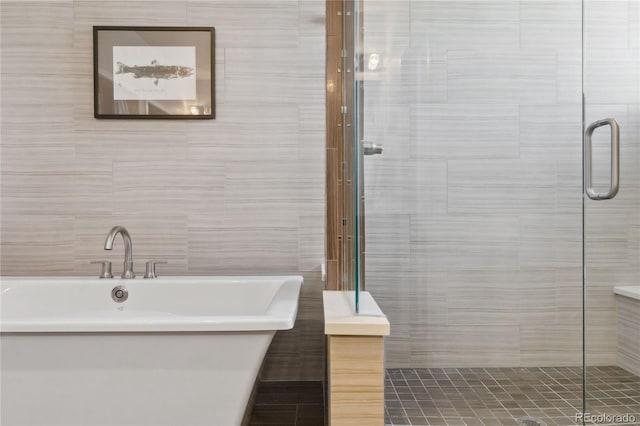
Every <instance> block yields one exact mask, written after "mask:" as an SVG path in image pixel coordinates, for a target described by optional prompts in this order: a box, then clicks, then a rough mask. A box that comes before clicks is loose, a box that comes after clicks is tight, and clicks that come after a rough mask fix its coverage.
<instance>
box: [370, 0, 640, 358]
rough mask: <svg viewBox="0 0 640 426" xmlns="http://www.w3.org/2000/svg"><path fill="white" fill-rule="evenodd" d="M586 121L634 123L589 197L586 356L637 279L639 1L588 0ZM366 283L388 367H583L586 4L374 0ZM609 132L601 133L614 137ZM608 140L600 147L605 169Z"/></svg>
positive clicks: (609, 336)
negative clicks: (613, 166)
mask: <svg viewBox="0 0 640 426" xmlns="http://www.w3.org/2000/svg"><path fill="white" fill-rule="evenodd" d="M586 11H587V13H586V18H587V32H586V43H587V51H586V55H585V63H586V70H587V72H586V74H585V90H586V96H587V114H586V115H587V120H589V121H594V120H596V119H600V118H605V117H608V116H614V117H615V118H617V119H618V121H619V122H620V125H621V129H622V137H621V143H622V149H621V152H622V154H621V163H622V165H621V167H622V169H621V176H622V179H621V190H620V193H619V195H618V197H617V198H616V199H615V200H614V201H611V202H609V203H606V202H601V203H597V202H589V203H588V204H587V221H586V227H587V240H586V243H587V247H588V249H587V263H588V265H589V268H588V274H589V277H590V281H589V285H588V290H587V297H588V306H589V312H588V318H589V319H588V324H589V327H588V330H589V334H588V350H589V362H590V364H592V365H594V364H606V365H615V363H616V358H615V350H616V332H615V330H616V326H615V321H616V312H615V299H614V296H613V291H612V287H613V286H615V285H631V284H638V277H640V251H639V249H638V248H639V247H640V233H639V232H638V229H639V227H638V221H639V220H640V132H639V131H638V129H639V126H640V113H639V109H638V108H639V107H638V104H639V102H640V89H639V86H638V84H640V74H639V69H638V66H639V60H640V51H639V46H638V40H639V39H640V36H639V35H638V22H639V15H640V9H639V2H638V0H612V1H593V0H587V1H586ZM364 43H365V53H378V54H379V55H381V57H382V61H383V66H382V68H381V70H380V71H377V72H367V73H366V75H365V79H366V82H365V105H364V108H365V113H364V114H365V116H364V120H365V132H364V133H365V134H364V139H366V140H370V141H375V142H377V143H382V144H383V145H384V148H385V152H384V154H383V155H382V156H375V157H367V158H366V159H365V186H366V191H365V197H366V220H367V225H366V253H367V257H366V268H367V270H366V284H367V289H368V290H370V291H371V292H373V294H374V295H375V297H376V299H377V300H378V301H379V303H380V305H381V307H382V309H383V310H384V311H385V313H387V314H388V315H389V317H390V321H391V324H392V333H391V334H392V335H391V337H389V339H388V340H387V364H388V366H389V367H414V368H418V367H429V368H432V367H476V366H480V367H492V366H495V367H508V366H571V365H580V364H581V349H582V340H581V339H582V337H581V330H582V317H581V291H582V288H581V286H582V258H581V256H582V229H581V228H582V217H581V211H582V210H581V209H582V198H581V150H582V146H581V144H582V140H581V127H582V124H581V122H582V116H581V114H582V109H581V93H582V90H581V1H580V0H562V1H529V0H523V1H517V0H503V1H493V0H490V1H486V0H482V1H461V0H456V1H433V0H413V1H409V0H393V1H391V0H389V1H384V0H379V1H370V2H365V8H364ZM607 136H608V135H607V130H606V129H604V130H603V131H602V133H597V134H596V140H595V142H594V143H595V145H596V147H601V146H602V147H603V146H606V143H607ZM608 155H609V154H608V152H607V151H606V150H604V149H600V148H597V149H596V150H595V154H594V156H595V159H594V163H595V164H596V165H597V166H596V170H595V173H596V177H595V181H596V182H597V183H600V185H601V186H604V185H605V184H606V183H607V175H606V174H607V173H608V169H607V167H606V166H608Z"/></svg>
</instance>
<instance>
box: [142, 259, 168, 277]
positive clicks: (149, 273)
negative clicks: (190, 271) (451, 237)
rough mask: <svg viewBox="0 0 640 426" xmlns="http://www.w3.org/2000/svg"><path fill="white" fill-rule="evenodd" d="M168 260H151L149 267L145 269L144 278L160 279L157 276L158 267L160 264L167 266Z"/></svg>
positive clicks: (148, 263)
mask: <svg viewBox="0 0 640 426" xmlns="http://www.w3.org/2000/svg"><path fill="white" fill-rule="evenodd" d="M167 263H168V262H167V261H166V260H150V261H148V262H147V263H146V265H147V267H146V268H145V269H146V270H145V273H144V277H145V278H158V275H157V274H156V265H158V264H165V265H166V264H167Z"/></svg>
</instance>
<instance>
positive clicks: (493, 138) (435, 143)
mask: <svg viewBox="0 0 640 426" xmlns="http://www.w3.org/2000/svg"><path fill="white" fill-rule="evenodd" d="M518 115H519V114H518V106H517V105H491V106H489V105H452V104H444V105H413V106H412V107H411V115H410V129H411V135H410V140H411V153H412V156H413V157H414V158H415V157H417V158H427V159H429V158H442V159H449V158H517V157H518V154H519V141H518Z"/></svg>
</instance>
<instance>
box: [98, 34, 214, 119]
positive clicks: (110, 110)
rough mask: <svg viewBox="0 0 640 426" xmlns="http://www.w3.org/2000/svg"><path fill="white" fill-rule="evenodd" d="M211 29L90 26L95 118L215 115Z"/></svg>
mask: <svg viewBox="0 0 640 426" xmlns="http://www.w3.org/2000/svg"><path fill="white" fill-rule="evenodd" d="M214 70H215V31H214V28H213V27H93V96H94V98H93V103H94V116H95V117H96V118H179V119H211V118H215V75H214Z"/></svg>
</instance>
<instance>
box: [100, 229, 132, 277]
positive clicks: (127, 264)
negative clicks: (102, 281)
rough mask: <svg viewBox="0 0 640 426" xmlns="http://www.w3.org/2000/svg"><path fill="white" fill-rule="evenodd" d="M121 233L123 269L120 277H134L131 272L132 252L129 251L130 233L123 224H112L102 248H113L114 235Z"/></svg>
mask: <svg viewBox="0 0 640 426" xmlns="http://www.w3.org/2000/svg"><path fill="white" fill-rule="evenodd" d="M118 234H121V235H122V240H123V241H124V271H123V272H122V275H121V277H122V278H124V279H129V278H135V277H136V275H135V274H134V273H133V253H132V252H131V235H129V231H127V228H125V227H124V226H114V227H113V228H111V231H109V233H108V234H107V239H106V241H105V242H104V249H105V250H111V249H112V248H113V240H114V239H115V238H116V235H118Z"/></svg>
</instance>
